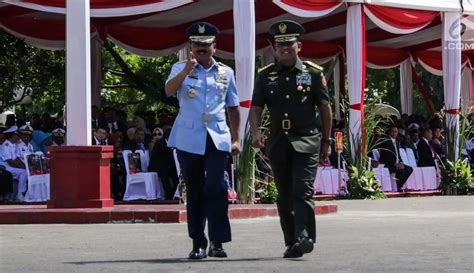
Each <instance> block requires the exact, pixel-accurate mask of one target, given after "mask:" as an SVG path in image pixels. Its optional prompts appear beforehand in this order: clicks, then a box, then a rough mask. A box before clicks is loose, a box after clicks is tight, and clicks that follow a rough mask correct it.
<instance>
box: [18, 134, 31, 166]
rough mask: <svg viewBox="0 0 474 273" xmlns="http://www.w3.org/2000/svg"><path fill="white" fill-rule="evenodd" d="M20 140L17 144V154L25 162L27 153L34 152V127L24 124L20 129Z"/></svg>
mask: <svg viewBox="0 0 474 273" xmlns="http://www.w3.org/2000/svg"><path fill="white" fill-rule="evenodd" d="M18 133H19V136H20V140H19V141H18V143H17V144H16V154H17V156H18V158H19V159H20V160H21V161H22V162H23V163H25V154H32V153H34V150H33V144H31V136H32V134H33V127H31V126H29V125H23V126H21V127H20V129H18Z"/></svg>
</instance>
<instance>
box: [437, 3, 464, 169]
mask: <svg viewBox="0 0 474 273" xmlns="http://www.w3.org/2000/svg"><path fill="white" fill-rule="evenodd" d="M460 18H461V14H460V13H457V12H445V13H444V19H443V37H442V47H441V48H442V49H441V50H442V53H443V82H444V100H445V105H446V121H445V122H446V125H447V126H448V127H450V128H452V130H454V133H453V135H449V133H448V134H447V135H446V137H447V145H446V152H447V154H448V155H449V154H451V153H453V152H454V159H455V160H456V159H457V154H458V149H459V148H458V143H459V114H458V111H459V99H460V95H461V24H460ZM450 138H451V140H450ZM450 143H454V144H453V145H450Z"/></svg>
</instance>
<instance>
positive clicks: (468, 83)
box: [461, 65, 473, 113]
mask: <svg viewBox="0 0 474 273" xmlns="http://www.w3.org/2000/svg"><path fill="white" fill-rule="evenodd" d="M472 106H473V105H472V70H471V68H470V67H469V66H468V65H466V66H465V67H464V69H463V70H462V83H461V109H462V112H463V113H470V112H471V108H472Z"/></svg>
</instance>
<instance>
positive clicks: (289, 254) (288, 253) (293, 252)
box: [283, 245, 303, 259]
mask: <svg viewBox="0 0 474 273" xmlns="http://www.w3.org/2000/svg"><path fill="white" fill-rule="evenodd" d="M301 256H303V253H302V252H301V251H300V250H299V249H295V248H294V247H293V245H290V246H288V247H287V248H286V250H285V253H283V258H285V259H290V258H299V257H301Z"/></svg>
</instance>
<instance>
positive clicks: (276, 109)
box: [252, 59, 329, 153]
mask: <svg viewBox="0 0 474 273" xmlns="http://www.w3.org/2000/svg"><path fill="white" fill-rule="evenodd" d="M323 104H329V95H328V90H327V86H326V80H325V79H324V75H323V73H322V68H321V67H320V66H318V65H316V64H313V63H312V62H308V61H304V62H302V61H301V60H300V59H298V60H297V61H296V64H295V65H294V66H293V67H284V66H283V65H281V64H279V63H277V64H271V65H268V66H266V67H264V68H262V69H261V70H260V71H259V74H258V76H257V79H256V83H255V89H254V91H253V98H252V106H259V107H262V108H263V107H264V106H265V105H266V106H267V107H268V109H269V112H270V135H269V138H268V141H267V150H268V151H269V152H271V150H272V149H273V148H274V147H276V146H277V145H278V143H279V141H281V140H283V139H284V138H288V140H289V141H290V142H291V144H292V146H293V148H294V149H295V151H297V152H301V153H319V142H320V141H319V140H320V135H321V134H320V128H319V122H318V120H317V106H319V105H323Z"/></svg>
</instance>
